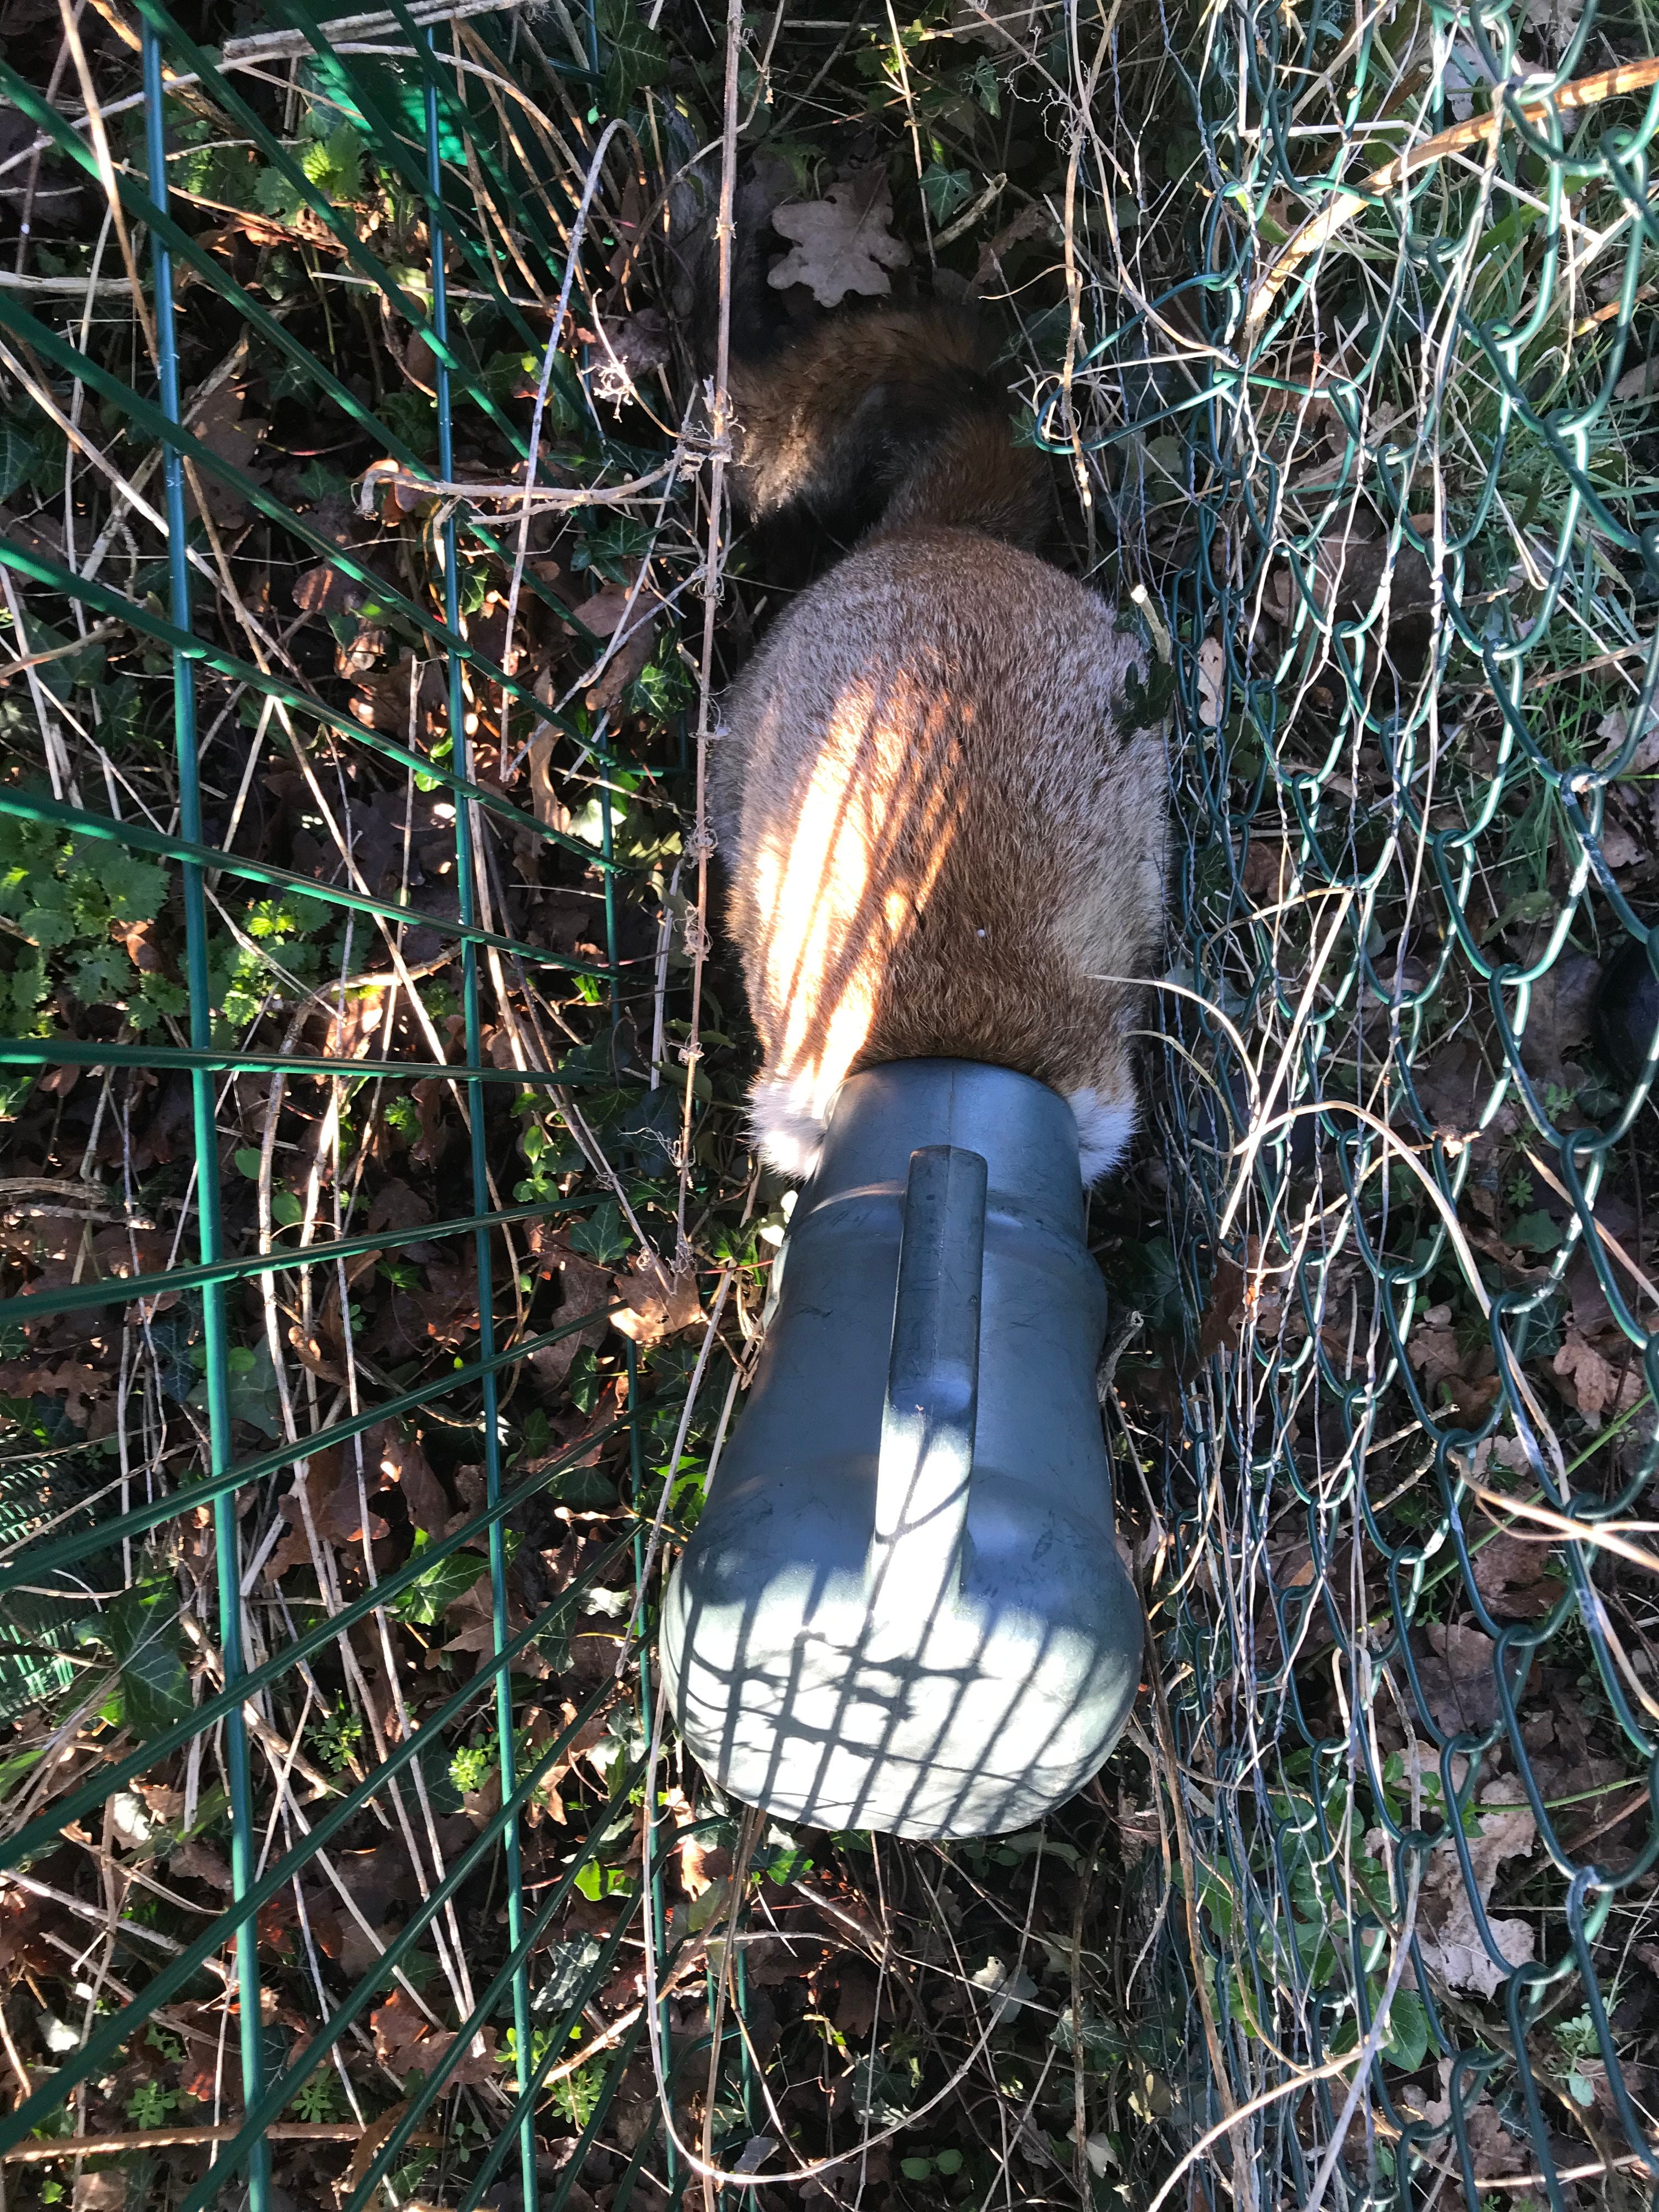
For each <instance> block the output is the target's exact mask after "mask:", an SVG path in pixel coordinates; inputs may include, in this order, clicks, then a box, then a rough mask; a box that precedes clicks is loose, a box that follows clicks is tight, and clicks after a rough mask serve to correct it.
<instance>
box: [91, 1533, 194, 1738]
mask: <svg viewBox="0 0 1659 2212" xmlns="http://www.w3.org/2000/svg"><path fill="white" fill-rule="evenodd" d="M77 1634H78V1635H79V1636H80V1638H81V1640H82V1643H87V1644H94V1643H95V1644H104V1645H105V1646H106V1648H107V1649H108V1650H109V1652H110V1654H111V1656H112V1657H113V1659H114V1661H115V1663H116V1665H117V1667H118V1668H119V1670H120V1688H119V1693H118V1694H119V1698H120V1705H121V1721H122V1723H123V1725H124V1726H125V1727H127V1728H130V1729H131V1730H132V1731H133V1733H134V1735H137V1738H138V1740H139V1741H140V1742H142V1743H148V1742H149V1741H152V1740H153V1739H154V1738H155V1737H156V1736H158V1735H163V1734H165V1732H166V1731H167V1729H170V1728H172V1727H173V1726H175V1725H176V1723H178V1722H179V1721H181V1720H183V1719H184V1718H185V1715H186V1714H187V1713H188V1712H189V1711H190V1710H191V1702H190V1676H189V1674H187V1673H186V1672H185V1662H184V1660H183V1659H182V1658H181V1657H180V1656H179V1590H178V1585H177V1584H176V1583H174V1581H173V1577H172V1576H171V1575H170V1574H168V1573H167V1571H165V1570H164V1569H160V1568H149V1569H146V1570H145V1571H144V1572H143V1574H141V1575H140V1577H139V1578H138V1580H137V1582H136V1583H134V1584H133V1586H132V1588H131V1589H127V1590H123V1591H122V1593H121V1595H120V1596H119V1597H118V1598H117V1599H116V1601H115V1602H114V1604H113V1605H112V1606H110V1607H108V1608H107V1609H106V1611H105V1612H103V1613H99V1614H97V1615H95V1616H94V1618H93V1619H92V1620H83V1621H82V1623H81V1624H80V1626H79V1628H78V1630H77Z"/></svg>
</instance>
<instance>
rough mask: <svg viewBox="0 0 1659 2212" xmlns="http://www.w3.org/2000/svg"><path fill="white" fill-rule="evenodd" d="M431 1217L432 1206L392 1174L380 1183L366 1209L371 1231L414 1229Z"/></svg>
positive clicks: (399, 1177) (401, 1179) (400, 1178)
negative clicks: (372, 1200) (372, 1201)
mask: <svg viewBox="0 0 1659 2212" xmlns="http://www.w3.org/2000/svg"><path fill="white" fill-rule="evenodd" d="M431 1218H432V1208H431V1206H429V1205H428V1202H427V1200H425V1199H424V1198H422V1196H421V1194H419V1192H418V1191H414V1190H411V1189H410V1187H409V1185H408V1184H407V1183H406V1182H404V1180H403V1178H402V1177H401V1176H391V1177H390V1178H389V1179H388V1180H387V1181H386V1182H383V1183H382V1184H381V1186H380V1189H379V1191H378V1192H376V1194H375V1196H374V1203H373V1205H372V1206H370V1207H369V1209H368V1226H369V1228H370V1230H371V1231H378V1230H381V1229H393V1230H396V1229H416V1228H418V1227H419V1226H420V1225H421V1223H422V1222H423V1221H430V1220H431Z"/></svg>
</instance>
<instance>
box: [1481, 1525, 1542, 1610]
mask: <svg viewBox="0 0 1659 2212" xmlns="http://www.w3.org/2000/svg"><path fill="white" fill-rule="evenodd" d="M1558 1557H1559V1553H1557V1552H1555V1551H1554V1550H1553V1548H1552V1547H1550V1546H1548V1545H1547V1544H1535V1543H1533V1542H1531V1541H1528V1538H1526V1537H1525V1536H1516V1535H1514V1534H1510V1533H1509V1532H1508V1531H1500V1532H1499V1534H1497V1535H1495V1536H1488V1537H1486V1540H1485V1541H1484V1542H1482V1543H1481V1545H1480V1549H1479V1550H1478V1551H1477V1552H1476V1553H1474V1559H1473V1561H1472V1565H1473V1566H1474V1586H1475V1588H1476V1589H1478V1590H1479V1591H1480V1597H1481V1601H1482V1602H1483V1604H1484V1605H1485V1606H1486V1610H1487V1612H1488V1613H1491V1614H1492V1617H1493V1618H1494V1619H1495V1620H1542V1618H1543V1616H1544V1615H1545V1614H1546V1613H1547V1612H1548V1611H1549V1609H1550V1607H1552V1606H1553V1604H1554V1603H1555V1601H1556V1599H1557V1598H1558V1597H1559V1596H1560V1595H1561V1588H1562V1581H1563V1579H1564V1578H1563V1577H1559V1576H1553V1575H1552V1574H1551V1573H1550V1572H1549V1565H1550V1562H1551V1561H1552V1560H1553V1559H1557V1558H1558Z"/></svg>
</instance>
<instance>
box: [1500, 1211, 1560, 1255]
mask: <svg viewBox="0 0 1659 2212" xmlns="http://www.w3.org/2000/svg"><path fill="white" fill-rule="evenodd" d="M1564 1234H1565V1231H1563V1229H1562V1227H1561V1225H1560V1224H1559V1222H1556V1221H1552V1220H1551V1219H1550V1218H1549V1216H1548V1214H1547V1213H1545V1212H1542V1211H1540V1212H1536V1213H1523V1214H1522V1216H1521V1218H1520V1219H1519V1220H1518V1221H1516V1223H1515V1224H1514V1225H1513V1226H1512V1227H1511V1229H1510V1237H1509V1241H1510V1243H1511V1244H1518V1245H1520V1246H1521V1247H1522V1250H1524V1251H1528V1252H1553V1251H1554V1250H1555V1249H1556V1248H1557V1246H1558V1245H1559V1243H1561V1240H1562V1237H1563V1236H1564Z"/></svg>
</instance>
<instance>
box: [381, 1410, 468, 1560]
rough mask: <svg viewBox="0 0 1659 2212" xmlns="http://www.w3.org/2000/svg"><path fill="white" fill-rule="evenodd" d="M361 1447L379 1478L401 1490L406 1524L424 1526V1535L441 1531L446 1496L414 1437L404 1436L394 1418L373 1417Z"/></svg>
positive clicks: (445, 1521)
mask: <svg viewBox="0 0 1659 2212" xmlns="http://www.w3.org/2000/svg"><path fill="white" fill-rule="evenodd" d="M363 1447H364V1451H365V1455H366V1456H367V1457H368V1460H369V1461H370V1462H371V1463H372V1464H374V1465H375V1466H377V1467H378V1468H380V1474H381V1476H382V1478H383V1480H385V1481H386V1482H388V1483H391V1482H395V1483H396V1484H397V1485H398V1487H399V1488H400V1489H401V1490H402V1492H403V1493H404V1504H405V1505H406V1506H407V1507H408V1509H409V1518H410V1526H411V1527H413V1528H424V1529H425V1531H426V1533H427V1534H428V1536H439V1535H441V1534H443V1531H444V1529H445V1528H446V1527H447V1524H448V1521H449V1500H448V1498H447V1497H446V1496H445V1494H444V1487H443V1485H442V1484H441V1482H440V1481H439V1480H438V1478H437V1476H436V1475H435V1474H434V1473H433V1472H432V1467H431V1462H429V1461H428V1458H427V1455H426V1454H425V1453H424V1452H423V1451H422V1449H421V1447H420V1445H419V1444H418V1443H416V1441H415V1439H414V1437H410V1436H405V1435H404V1433H403V1431H402V1428H401V1426H400V1425H399V1424H398V1422H396V1421H377V1422H376V1423H375V1425H374V1427H373V1428H372V1429H368V1430H366V1431H364V1434H363Z"/></svg>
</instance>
